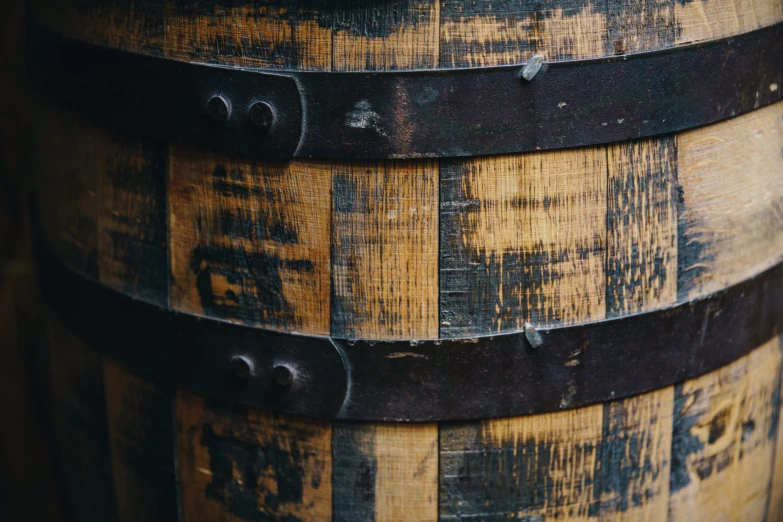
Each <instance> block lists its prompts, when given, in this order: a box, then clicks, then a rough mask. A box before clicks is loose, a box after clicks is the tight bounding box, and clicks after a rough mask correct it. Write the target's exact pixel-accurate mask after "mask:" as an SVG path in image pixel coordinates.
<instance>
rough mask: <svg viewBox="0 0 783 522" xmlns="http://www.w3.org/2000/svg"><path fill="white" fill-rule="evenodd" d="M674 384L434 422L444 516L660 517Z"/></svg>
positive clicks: (665, 491)
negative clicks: (532, 410)
mask: <svg viewBox="0 0 783 522" xmlns="http://www.w3.org/2000/svg"><path fill="white" fill-rule="evenodd" d="M672 397H673V395H672V389H671V388H668V389H664V390H661V391H658V392H652V393H648V394H645V395H641V396H639V397H635V398H633V399H627V400H624V401H618V402H613V403H608V404H605V405H603V406H590V407H586V408H579V409H576V410H569V411H565V412H560V413H551V414H544V415H534V416H529V417H518V418H513V419H497V420H490V421H484V422H482V423H464V424H446V425H444V426H443V427H442V428H441V430H442V431H441V479H440V481H441V493H440V498H441V502H440V503H441V512H440V517H441V520H462V519H465V518H466V519H472V518H478V519H481V520H505V519H508V518H515V519H521V520H550V519H557V520H568V521H572V520H602V521H622V520H628V521H631V520H634V521H635V520H645V521H665V520H666V516H667V509H668V492H669V482H668V477H669V466H670V456H669V451H670V448H671V437H672V406H673V401H672Z"/></svg>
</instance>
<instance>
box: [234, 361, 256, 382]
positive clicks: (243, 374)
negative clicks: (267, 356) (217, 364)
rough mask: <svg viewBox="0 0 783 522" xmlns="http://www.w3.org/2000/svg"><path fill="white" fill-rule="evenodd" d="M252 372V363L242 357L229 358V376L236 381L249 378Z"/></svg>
mask: <svg viewBox="0 0 783 522" xmlns="http://www.w3.org/2000/svg"><path fill="white" fill-rule="evenodd" d="M252 372H253V365H252V364H251V363H250V361H248V360H247V359H245V358H244V357H240V356H237V357H233V358H232V359H231V376H232V377H233V378H234V379H235V381H237V382H244V381H247V380H248V379H249V378H250V374H251V373H252Z"/></svg>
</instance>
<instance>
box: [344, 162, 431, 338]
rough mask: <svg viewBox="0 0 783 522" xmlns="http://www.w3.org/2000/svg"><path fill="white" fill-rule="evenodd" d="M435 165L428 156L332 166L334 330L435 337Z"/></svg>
mask: <svg viewBox="0 0 783 522" xmlns="http://www.w3.org/2000/svg"><path fill="white" fill-rule="evenodd" d="M437 172H438V171H437V164H436V163H434V162H430V161H404V162H394V161H387V162H377V163H375V162H372V163H362V162H355V163H344V164H335V165H334V166H333V172H332V179H333V183H334V186H333V208H332V335H335V336H340V337H343V336H347V337H358V338H370V339H395V338H397V339H411V338H413V339H420V338H432V337H437V335H438V328H437V320H438V300H437V282H438V246H437V245H438V240H437V237H438V235H437V234H438V232H437V230H438V208H437V200H438V199H437V198H438V196H437V194H438V180H437Z"/></svg>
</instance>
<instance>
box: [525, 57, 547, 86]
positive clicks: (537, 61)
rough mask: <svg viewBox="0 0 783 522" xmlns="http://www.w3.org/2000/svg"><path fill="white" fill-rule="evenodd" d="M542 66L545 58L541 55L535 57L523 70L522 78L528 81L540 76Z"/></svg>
mask: <svg viewBox="0 0 783 522" xmlns="http://www.w3.org/2000/svg"><path fill="white" fill-rule="evenodd" d="M542 65H544V57H543V56H541V55H540V54H537V55H535V56H533V57H532V58H531V59H530V61H528V62H527V63H526V64H525V67H524V68H523V69H522V78H524V79H525V80H527V81H530V80H532V79H533V77H534V76H535V75H536V74H538V71H540V70H541V66H542Z"/></svg>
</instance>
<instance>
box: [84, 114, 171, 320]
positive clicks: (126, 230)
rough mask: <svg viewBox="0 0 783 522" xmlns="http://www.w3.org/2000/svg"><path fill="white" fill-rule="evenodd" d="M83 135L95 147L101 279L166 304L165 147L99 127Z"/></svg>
mask: <svg viewBox="0 0 783 522" xmlns="http://www.w3.org/2000/svg"><path fill="white" fill-rule="evenodd" d="M80 138H81V139H80V140H79V141H80V142H81V143H84V144H86V146H90V144H92V145H93V146H94V149H93V150H92V151H91V152H92V154H93V155H94V168H95V169H96V171H97V178H98V181H97V203H98V223H97V254H98V272H99V279H100V281H101V283H103V284H104V285H106V286H109V287H111V288H115V289H117V290H120V291H122V292H124V293H126V294H129V295H132V296H134V297H138V298H140V299H144V300H147V301H150V302H153V303H155V304H158V305H166V304H168V293H169V268H168V237H167V232H168V224H167V218H166V212H167V208H166V152H167V151H166V148H165V146H163V145H161V144H158V143H156V142H152V141H147V140H142V139H135V138H128V137H124V136H121V135H117V134H114V133H108V132H105V131H101V130H100V129H97V128H92V129H91V130H90V135H89V136H87V135H84V136H81V137H80ZM91 138H92V139H91ZM83 146H85V145H83Z"/></svg>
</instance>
